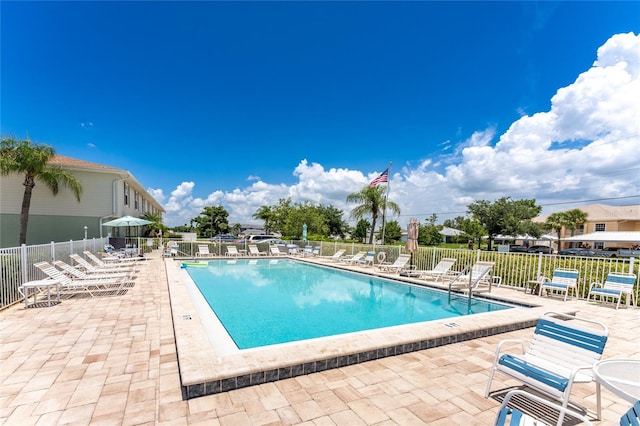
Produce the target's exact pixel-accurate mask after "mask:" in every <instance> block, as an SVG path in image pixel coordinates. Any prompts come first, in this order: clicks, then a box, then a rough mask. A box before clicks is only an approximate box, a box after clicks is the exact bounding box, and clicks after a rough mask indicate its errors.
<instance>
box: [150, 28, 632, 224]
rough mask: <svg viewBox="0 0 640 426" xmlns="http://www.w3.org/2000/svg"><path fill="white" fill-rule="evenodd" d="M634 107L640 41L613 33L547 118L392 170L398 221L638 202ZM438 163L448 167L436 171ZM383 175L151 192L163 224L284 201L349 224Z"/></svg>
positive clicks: (334, 172) (302, 173)
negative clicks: (633, 198) (535, 206)
mask: <svg viewBox="0 0 640 426" xmlns="http://www.w3.org/2000/svg"><path fill="white" fill-rule="evenodd" d="M638 99H640V36H638V35H635V34H632V33H629V34H618V35H614V36H613V37H611V38H610V39H609V40H608V41H607V42H606V43H605V44H604V45H603V46H602V47H600V49H598V56H597V59H596V61H595V62H594V63H593V66H592V67H591V68H590V69H589V70H587V71H585V72H584V73H582V74H580V75H579V76H578V77H577V79H576V80H575V82H573V83H572V84H570V85H568V86H566V87H563V88H560V89H558V91H557V92H556V94H555V95H554V96H553V97H552V98H551V108H550V110H549V111H542V112H538V113H535V114H533V115H524V114H525V112H524V109H521V110H520V111H521V114H523V116H522V117H521V118H519V119H518V120H517V121H515V122H514V123H512V125H511V126H510V127H509V129H508V130H507V131H506V132H504V133H503V134H502V135H499V137H498V140H497V142H496V143H495V144H494V143H493V141H494V140H495V138H496V136H497V135H496V129H495V128H494V127H489V128H487V129H481V130H477V131H476V132H474V133H473V134H472V135H471V136H470V137H469V138H467V139H466V140H464V141H462V142H461V143H459V144H458V145H457V146H456V145H454V144H453V143H452V142H450V141H445V142H443V143H442V145H443V147H442V149H443V151H442V153H441V156H440V157H436V158H427V159H419V158H416V163H417V164H418V165H417V167H411V166H409V165H406V166H404V167H402V169H401V170H400V171H395V170H393V169H392V172H393V173H392V174H393V176H392V177H391V194H390V198H391V199H392V200H393V201H395V202H396V203H398V204H399V205H400V207H401V209H402V213H403V216H402V217H401V218H399V222H400V223H401V224H406V223H407V222H408V220H409V217H418V218H420V219H424V218H425V217H426V216H429V215H431V214H432V213H437V214H438V215H439V218H440V219H445V218H450V217H455V216H464V214H465V211H466V206H467V205H468V204H469V203H471V202H472V201H473V200H478V199H487V200H494V199H496V198H499V197H502V196H511V197H512V198H536V200H537V201H538V203H541V204H544V203H553V202H557V201H569V200H589V199H602V198H609V197H621V196H628V195H638V194H639V193H640V181H639V179H638V177H637V176H638V164H640V161H639V160H640V154H639V152H640V119H638V117H640V102H638ZM450 145H451V146H450ZM445 151H446V152H445ZM441 164H446V165H447V166H446V167H445V168H444V169H443V170H441V169H440V168H439V166H440V165H441ZM380 172H381V171H377V172H373V173H370V174H368V175H365V174H364V173H362V172H361V171H358V170H351V169H346V168H340V169H334V168H332V169H329V170H326V169H325V168H324V167H323V166H322V165H321V164H318V163H313V162H311V163H310V162H309V161H307V160H306V159H304V160H302V161H301V162H300V163H299V164H298V166H297V167H296V168H295V169H294V171H293V175H294V176H295V177H296V178H297V182H296V183H294V184H292V185H290V186H287V185H284V184H270V183H268V182H264V181H262V180H261V179H260V178H259V177H256V176H251V177H250V178H249V180H250V181H251V184H250V185H248V186H247V187H245V188H239V189H235V190H233V191H231V192H222V191H216V192H213V193H211V194H209V195H208V196H207V198H206V199H202V198H194V197H193V196H192V191H193V189H194V187H195V183H194V182H183V183H181V184H180V185H178V187H177V188H176V189H175V190H174V191H173V192H172V193H171V197H170V198H169V199H168V200H167V202H166V203H165V202H164V196H163V194H162V191H161V190H150V192H151V193H152V194H153V195H154V196H156V199H158V201H159V202H161V203H163V205H164V206H165V209H166V210H167V213H166V214H165V223H167V224H168V225H169V226H174V225H180V224H184V223H188V221H189V219H191V218H192V217H195V216H197V215H198V214H199V213H200V212H201V211H202V208H203V207H204V206H207V205H222V206H223V207H225V208H226V209H227V210H228V211H229V213H230V215H229V219H230V222H231V223H236V222H241V223H251V222H255V220H254V219H252V215H253V213H255V211H256V210H257V209H258V208H259V207H260V206H262V205H273V204H276V203H277V202H278V200H279V199H280V198H289V197H290V198H291V199H292V200H293V201H300V202H302V201H307V200H308V201H312V202H315V203H322V204H325V205H333V206H335V207H337V208H339V209H342V210H343V211H344V212H345V218H346V217H348V214H349V212H350V211H351V208H352V206H350V205H347V204H346V202H345V199H346V197H347V195H348V194H350V193H352V192H356V191H358V190H360V189H361V188H362V187H363V186H365V185H366V184H368V183H369V182H370V181H371V179H373V178H374V177H375V176H377V175H378V174H379V173H380ZM158 197H160V198H158ZM571 207H575V206H571ZM561 208H567V206H559V207H558V208H557V209H561ZM445 213H448V214H445Z"/></svg>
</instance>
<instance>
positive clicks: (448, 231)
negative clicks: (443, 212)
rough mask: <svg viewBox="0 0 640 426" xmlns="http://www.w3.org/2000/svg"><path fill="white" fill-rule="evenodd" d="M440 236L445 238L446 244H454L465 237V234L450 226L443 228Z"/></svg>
mask: <svg viewBox="0 0 640 426" xmlns="http://www.w3.org/2000/svg"><path fill="white" fill-rule="evenodd" d="M440 234H441V235H442V236H444V242H445V243H454V242H456V241H457V237H459V236H460V235H463V234H464V232H462V231H459V230H457V229H454V228H449V227H448V226H443V227H442V230H441V231H440Z"/></svg>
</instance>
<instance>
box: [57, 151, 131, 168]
mask: <svg viewBox="0 0 640 426" xmlns="http://www.w3.org/2000/svg"><path fill="white" fill-rule="evenodd" d="M49 164H55V165H57V166H64V167H81V168H85V169H104V170H113V171H123V170H122V169H120V168H117V167H111V166H105V165H103V164H97V163H90V162H88V161H83V160H78V159H76V158H71V157H65V156H64V155H58V154H56V155H55V156H54V157H53V158H51V159H50V160H49Z"/></svg>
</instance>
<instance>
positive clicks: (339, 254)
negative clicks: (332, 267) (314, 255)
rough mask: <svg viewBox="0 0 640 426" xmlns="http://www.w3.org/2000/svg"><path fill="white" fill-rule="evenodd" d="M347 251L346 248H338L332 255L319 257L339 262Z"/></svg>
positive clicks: (319, 257)
mask: <svg viewBox="0 0 640 426" xmlns="http://www.w3.org/2000/svg"><path fill="white" fill-rule="evenodd" d="M345 251H346V250H338V251H336V252H335V253H333V254H332V255H331V256H318V259H320V260H328V261H333V262H337V261H338V259H340V258H341V257H342V255H343V254H344V252H345Z"/></svg>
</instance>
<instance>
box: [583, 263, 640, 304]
mask: <svg viewBox="0 0 640 426" xmlns="http://www.w3.org/2000/svg"><path fill="white" fill-rule="evenodd" d="M635 284H636V276H635V275H634V274H625V273H622V272H610V273H609V275H607V279H606V280H605V281H604V283H599V282H593V283H591V286H590V287H589V295H588V296H587V300H590V299H591V296H598V297H600V300H603V299H605V300H606V299H612V300H616V299H617V300H618V303H617V304H616V309H618V307H620V300H622V295H623V294H624V295H626V296H627V300H628V301H629V302H631V301H633V302H634V303H636V301H635V299H634V296H633V287H634V286H635Z"/></svg>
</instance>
